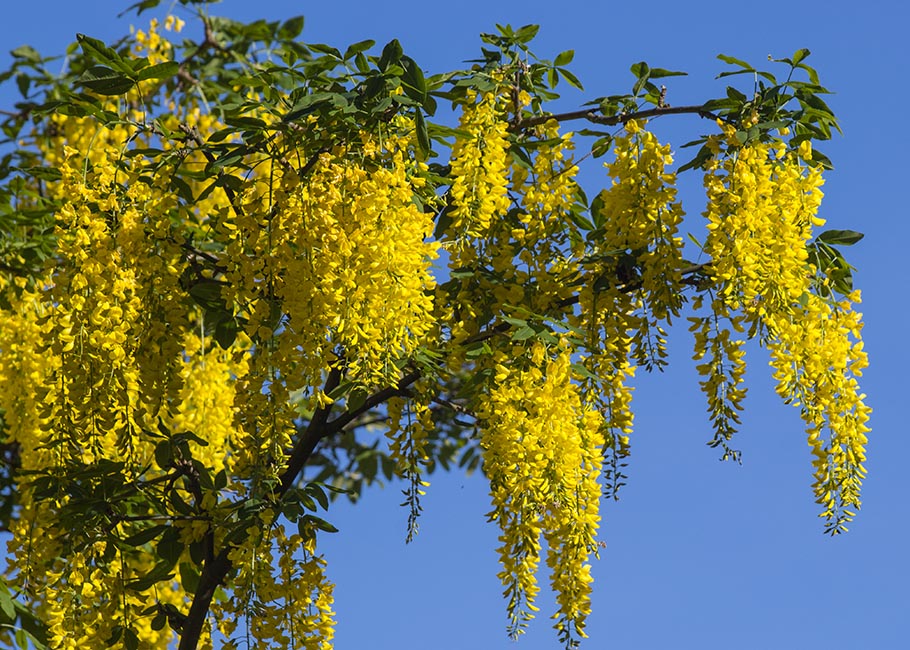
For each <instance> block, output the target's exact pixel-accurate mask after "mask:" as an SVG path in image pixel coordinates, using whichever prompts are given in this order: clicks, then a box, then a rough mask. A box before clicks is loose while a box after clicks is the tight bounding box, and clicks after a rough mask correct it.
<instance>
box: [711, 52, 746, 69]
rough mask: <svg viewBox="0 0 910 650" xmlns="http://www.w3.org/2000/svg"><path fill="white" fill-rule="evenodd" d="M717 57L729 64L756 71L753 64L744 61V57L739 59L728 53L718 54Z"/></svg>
mask: <svg viewBox="0 0 910 650" xmlns="http://www.w3.org/2000/svg"><path fill="white" fill-rule="evenodd" d="M717 58H718V59H720V60H721V61H723V62H724V63H727V64H729V65H738V66H739V67H740V68H745V69H746V70H747V71H749V72H753V71H754V68H753V67H752V66H751V65H749V64H748V63H746V62H745V61H743V60H742V59H737V58H734V57H732V56H727V55H726V54H718V55H717Z"/></svg>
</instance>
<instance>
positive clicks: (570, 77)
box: [559, 68, 584, 90]
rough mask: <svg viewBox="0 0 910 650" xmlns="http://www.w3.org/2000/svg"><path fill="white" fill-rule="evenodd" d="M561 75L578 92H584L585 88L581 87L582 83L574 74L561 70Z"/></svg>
mask: <svg viewBox="0 0 910 650" xmlns="http://www.w3.org/2000/svg"><path fill="white" fill-rule="evenodd" d="M559 73H560V74H561V75H562V76H563V77H564V78H565V80H566V81H567V82H569V85H570V86H572V87H573V88H577V89H578V90H584V87H583V86H582V85H581V82H580V81H579V80H578V77H576V76H575V75H574V74H573V73H572V72H569V71H568V70H566V69H565V68H559Z"/></svg>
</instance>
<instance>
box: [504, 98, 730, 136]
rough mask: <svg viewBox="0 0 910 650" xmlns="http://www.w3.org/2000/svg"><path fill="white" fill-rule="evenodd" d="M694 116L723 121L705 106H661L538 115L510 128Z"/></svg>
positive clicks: (616, 123)
mask: <svg viewBox="0 0 910 650" xmlns="http://www.w3.org/2000/svg"><path fill="white" fill-rule="evenodd" d="M685 113H689V114H694V115H698V116H699V117H703V118H705V119H709V120H717V119H721V118H720V116H719V115H716V114H714V113H712V112H711V111H709V110H708V109H707V108H705V107H704V105H700V106H659V107H656V108H649V109H646V110H643V111H635V112H634V113H620V114H619V115H601V114H600V113H598V112H597V110H595V109H590V108H583V109H580V110H577V111H569V112H568V113H554V114H553V115H537V116H534V117H527V118H524V119H520V120H517V121H515V122H513V123H512V125H511V126H510V127H509V130H510V131H513V132H518V131H525V130H527V129H530V128H532V127H535V126H537V125H539V124H545V123H547V122H549V121H550V120H556V121H557V122H571V121H573V120H588V121H589V122H594V123H595V124H603V125H606V126H616V125H618V124H625V123H626V122H628V121H630V120H644V119H647V118H649V117H659V116H661V115H680V114H685Z"/></svg>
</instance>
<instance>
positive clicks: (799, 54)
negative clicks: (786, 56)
mask: <svg viewBox="0 0 910 650" xmlns="http://www.w3.org/2000/svg"><path fill="white" fill-rule="evenodd" d="M810 54H812V52H810V51H809V50H807V49H806V48H801V49H799V50H796V52H795V53H794V54H793V58H792V59H791V63H792V65H793V66H794V67H795V66H798V65H799V64H800V63H801V62H802V60H803V59H805V58H806V57H807V56H809V55H810Z"/></svg>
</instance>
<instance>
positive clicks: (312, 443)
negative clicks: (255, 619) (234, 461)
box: [177, 369, 420, 650]
mask: <svg viewBox="0 0 910 650" xmlns="http://www.w3.org/2000/svg"><path fill="white" fill-rule="evenodd" d="M419 378H420V373H419V372H417V371H414V372H411V373H410V374H408V375H405V376H404V377H403V378H402V379H401V380H400V381H399V382H398V384H397V385H396V386H394V387H390V388H385V389H383V390H380V391H377V392H376V393H374V394H373V395H371V396H370V397H368V398H367V399H366V401H365V402H364V403H363V405H362V406H360V407H359V408H356V409H354V410H352V411H349V412H347V413H345V414H344V415H341V416H339V417H337V418H335V419H334V420H332V421H331V422H329V421H328V418H329V415H330V413H331V406H325V407H322V408H320V409H318V410H317V411H316V412H315V413H314V414H313V417H312V419H311V420H310V424H309V425H308V426H307V428H306V430H305V431H304V432H303V433H302V434H301V436H300V439H299V440H298V441H297V443H296V445H295V446H294V449H293V450H292V451H291V454H290V456H289V457H288V461H287V466H286V468H285V471H284V473H283V474H282V475H281V484H280V487H279V488H278V490H277V495H278V496H281V495H284V494H285V493H286V492H287V491H288V490H289V489H290V488H291V487H292V486H293V485H294V483H295V482H296V481H297V479H298V478H299V476H300V472H301V471H303V468H304V466H305V465H306V463H307V461H308V460H309V459H310V456H312V454H313V451H314V450H315V449H316V446H317V445H318V444H319V442H320V441H321V440H323V439H324V438H326V437H328V436H330V435H332V434H335V433H337V432H339V431H341V430H342V429H343V428H344V427H345V426H346V425H347V424H349V423H350V422H351V421H353V420H355V419H356V418H358V417H359V416H361V415H363V414H364V413H366V412H367V411H369V410H370V409H372V408H374V407H376V406H378V405H380V404H382V403H383V402H385V401H386V400H388V399H389V398H390V397H393V396H395V395H399V394H401V393H402V391H404V390H406V389H407V387H408V386H410V385H411V384H413V383H414V382H415V381H417V380H418V379H419ZM340 381H341V370H340V369H333V370H332V371H331V372H330V373H329V377H328V378H327V379H326V385H325V388H324V390H325V392H327V393H328V392H331V391H332V390H333V389H334V388H336V387H337V386H338V384H339V382H340ZM209 535H212V533H209ZM230 550H231V547H230V546H225V547H224V548H223V549H221V552H220V553H218V555H214V554H212V555H209V557H207V558H206V560H205V563H204V564H203V567H202V573H201V575H200V578H199V585H198V587H197V588H196V593H195V594H194V596H193V602H192V604H191V605H190V610H189V612H188V613H187V616H186V619H184V620H183V627H182V632H181V634H180V644H179V645H178V646H177V649H178V650H196V647H197V645H198V644H199V638H200V636H201V635H202V629H203V627H204V624H205V619H206V616H207V615H208V611H209V607H210V606H211V604H212V599H213V598H214V596H215V591H216V590H217V589H218V587H219V586H220V585H221V584H222V583H223V582H224V579H225V578H226V577H227V575H228V574H229V573H230V572H231V569H232V568H233V565H232V564H231V561H230V559H229V553H230Z"/></svg>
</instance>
